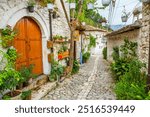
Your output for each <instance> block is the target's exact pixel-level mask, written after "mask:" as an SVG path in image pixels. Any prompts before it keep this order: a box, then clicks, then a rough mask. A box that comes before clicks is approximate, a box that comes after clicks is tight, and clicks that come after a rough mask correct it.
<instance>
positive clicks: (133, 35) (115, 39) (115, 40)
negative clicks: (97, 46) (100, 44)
mask: <svg viewBox="0 0 150 117" xmlns="http://www.w3.org/2000/svg"><path fill="white" fill-rule="evenodd" d="M140 34H141V32H140V29H136V30H133V31H129V32H124V33H121V34H117V35H113V36H108V37H107V59H108V61H112V60H113V59H112V53H113V48H114V47H116V46H118V47H120V46H121V45H122V44H124V39H125V38H128V39H129V40H130V41H134V42H138V41H139V40H140V37H141V35H140ZM138 50H139V47H138ZM138 52H139V51H138Z"/></svg>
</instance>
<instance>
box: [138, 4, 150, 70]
mask: <svg viewBox="0 0 150 117" xmlns="http://www.w3.org/2000/svg"><path fill="white" fill-rule="evenodd" d="M142 13H143V14H142V15H143V18H142V29H141V39H140V41H139V58H140V60H142V61H143V62H145V63H146V64H147V67H148V60H149V41H150V3H147V4H146V3H145V4H143V12H142Z"/></svg>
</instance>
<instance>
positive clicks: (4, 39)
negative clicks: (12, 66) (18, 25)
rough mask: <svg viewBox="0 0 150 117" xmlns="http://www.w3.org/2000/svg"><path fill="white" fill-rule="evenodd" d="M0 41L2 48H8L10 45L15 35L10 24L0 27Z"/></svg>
mask: <svg viewBox="0 0 150 117" xmlns="http://www.w3.org/2000/svg"><path fill="white" fill-rule="evenodd" d="M0 33H1V37H0V43H1V45H2V46H3V47H4V48H8V47H10V46H11V45H12V41H13V40H14V38H15V36H16V32H15V31H13V30H12V29H11V27H10V26H6V28H5V29H1V31H0Z"/></svg>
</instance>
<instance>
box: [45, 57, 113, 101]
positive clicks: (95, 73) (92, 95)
mask: <svg viewBox="0 0 150 117" xmlns="http://www.w3.org/2000/svg"><path fill="white" fill-rule="evenodd" d="M113 87H114V82H113V79H112V77H111V74H110V71H109V66H108V63H107V62H106V61H105V60H104V59H102V57H101V56H100V55H94V56H91V58H90V60H89V61H88V63H86V64H84V65H81V68H80V71H79V73H77V74H76V75H73V76H72V77H71V78H69V79H66V80H65V81H64V82H63V83H62V84H60V86H58V87H57V88H56V89H54V90H52V91H50V92H49V93H48V94H47V95H46V96H45V97H44V98H43V100H68V99H69V100H76V99H77V100H114V99H116V97H115V94H114V92H113Z"/></svg>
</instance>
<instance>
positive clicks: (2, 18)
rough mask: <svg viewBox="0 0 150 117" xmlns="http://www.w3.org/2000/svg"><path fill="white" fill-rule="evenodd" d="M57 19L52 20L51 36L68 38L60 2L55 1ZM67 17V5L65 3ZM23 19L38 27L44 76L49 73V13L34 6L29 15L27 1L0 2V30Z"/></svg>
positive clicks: (66, 25)
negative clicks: (30, 20)
mask: <svg viewBox="0 0 150 117" xmlns="http://www.w3.org/2000/svg"><path fill="white" fill-rule="evenodd" d="M55 4H56V6H57V8H58V14H59V17H58V18H56V19H52V29H53V30H52V31H53V35H56V34H59V35H62V36H68V38H70V37H69V36H70V29H69V26H68V24H67V20H66V17H65V14H64V11H63V8H62V5H61V2H60V0H56V3H55ZM65 6H66V9H67V11H68V15H69V5H68V4H67V3H65ZM23 18H31V19H32V20H33V21H34V22H35V23H36V24H37V25H38V26H39V27H40V31H41V43H42V44H41V45H42V48H41V50H42V63H43V66H42V69H43V70H42V71H43V73H44V74H49V73H50V69H51V68H50V64H49V62H48V57H47V55H48V54H49V53H50V50H49V49H47V40H49V36H50V31H49V13H48V9H47V8H46V7H41V6H40V5H38V4H36V6H35V12H34V13H29V11H28V10H27V0H0V29H3V28H5V27H6V26H7V25H10V26H11V27H12V28H14V27H15V25H16V24H17V22H19V21H20V20H21V19H23Z"/></svg>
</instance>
